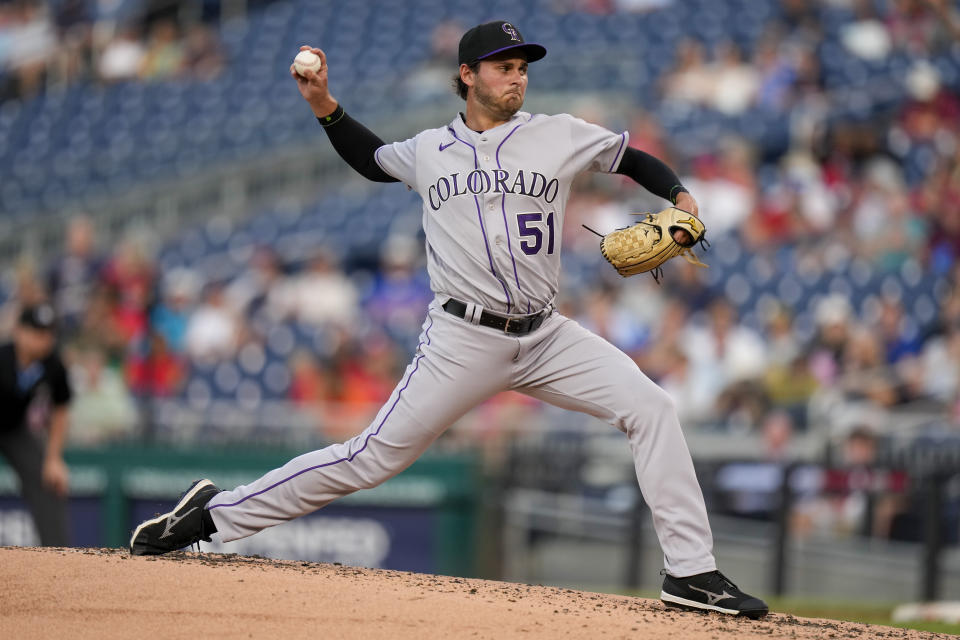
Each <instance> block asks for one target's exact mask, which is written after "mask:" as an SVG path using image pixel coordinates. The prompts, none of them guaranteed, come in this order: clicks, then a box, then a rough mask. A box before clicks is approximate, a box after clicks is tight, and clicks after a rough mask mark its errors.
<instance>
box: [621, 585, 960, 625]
mask: <svg viewBox="0 0 960 640" xmlns="http://www.w3.org/2000/svg"><path fill="white" fill-rule="evenodd" d="M633 595H637V596H640V597H643V598H654V599H656V598H659V597H660V592H659V591H656V592H654V591H642V592H640V593H634V594H633ZM764 600H766V602H767V604H768V605H770V611H773V612H775V613H789V614H790V615H794V616H799V617H801V618H827V619H829V620H845V621H847V622H860V623H863V624H882V625H886V626H888V627H899V628H901V629H916V630H918V631H933V632H936V633H947V634H951V635H960V624H948V623H946V622H921V621H918V622H893V621H892V620H891V619H890V614H891V613H893V609H894V607H895V606H896V605H895V604H884V603H880V604H878V603H864V602H836V601H826V600H812V599H807V598H773V597H764Z"/></svg>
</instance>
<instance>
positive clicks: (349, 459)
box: [206, 311, 433, 510]
mask: <svg viewBox="0 0 960 640" xmlns="http://www.w3.org/2000/svg"><path fill="white" fill-rule="evenodd" d="M427 317H428V318H430V324H429V325H428V326H427V328H426V330H425V331H424V332H423V337H424V338H425V339H426V344H428V345H429V344H430V329H431V328H432V327H433V316H431V315H430V311H427ZM424 344H425V343H424V342H420V344H418V345H417V351H419V350H420V347H422V346H423V345H424ZM424 355H425V354H423V353H421V354H420V355H418V356H417V358H416V360H415V361H414V365H413V370H412V371H410V375H409V376H407V381H406V382H405V383H404V384H403V387H402V388H401V389H400V391H398V392H397V399H396V400H394V401H393V404H392V405H390V409H389V410H388V411H387V415H385V416H383V420H381V421H380V424H378V425H377V430H376V431H374V432H373V433H371V434H370V435H368V436H367V437H366V439H365V440H364V441H363V446H362V447H360V448H359V449H357V450H356V452H354V453H352V454H351V455H349V456H347V457H346V458H340V459H339V460H334V461H333V462H324V463H323V464H318V465H314V466H312V467H309V468H307V469H301V470H300V471H298V472H296V473H295V474H293V475H291V476H289V477H286V478H284V479H283V480H281V481H279V482H275V483H274V484H272V485H270V486H269V487H267V488H266V489H261V490H260V491H257V492H256V493H251V494H250V495H248V496H244V497H243V498H240V499H239V500H237V501H236V502H230V503H228V504H214V505H207V507H206V509H207V510H211V509H219V508H221V507H235V506H237V505H238V504H241V503H243V502H246V501H247V500H249V499H250V498H255V497H257V496H259V495H262V494H264V493H266V492H267V491H270V490H271V489H275V488H277V487H279V486H280V485H282V484H284V483H287V482H290V481H291V480H293V479H294V478H296V477H297V476H300V475H303V474H304V473H307V472H308V471H315V470H316V469H322V468H324V467H332V466H333V465H335V464H340V463H341V462H353V459H354V458H356V457H357V456H358V455H360V453H361V452H363V451H364V450H365V449H366V448H367V445H368V444H370V440H371V438H373V437H374V436H376V435H379V434H380V430H381V429H382V428H383V425H385V424H386V423H387V418H389V417H390V414H391V413H393V410H394V408H396V406H397V403H398V402H400V396H401V395H402V394H403V392H404V391H405V390H406V388H407V387H408V386H409V385H410V380H411V379H412V378H413V374H415V373H416V372H417V369H419V368H420V360H422V359H423V356H424Z"/></svg>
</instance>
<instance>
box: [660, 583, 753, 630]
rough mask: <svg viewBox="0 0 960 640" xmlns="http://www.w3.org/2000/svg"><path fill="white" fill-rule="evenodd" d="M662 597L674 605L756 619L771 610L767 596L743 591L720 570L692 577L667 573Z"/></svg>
mask: <svg viewBox="0 0 960 640" xmlns="http://www.w3.org/2000/svg"><path fill="white" fill-rule="evenodd" d="M660 599H661V600H662V601H663V603H664V604H666V605H669V606H671V607H680V608H683V609H700V610H704V611H718V612H720V613H725V614H727V615H731V616H745V617H747V618H754V619H756V618H762V617H763V616H765V615H767V612H768V611H769V609H768V608H767V604H766V603H765V602H764V601H763V600H760V599H759V598H754V597H753V596H751V595H747V594H746V593H744V592H743V591H740V589H738V588H737V585H735V584H733V583H732V582H730V580H729V579H728V578H727V577H726V576H725V575H723V574H722V573H720V572H719V571H708V572H707V573H698V574H697V575H695V576H690V577H688V578H674V577H673V576H671V575H670V574H665V575H664V578H663V590H662V591H660Z"/></svg>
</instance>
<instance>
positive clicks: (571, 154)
mask: <svg viewBox="0 0 960 640" xmlns="http://www.w3.org/2000/svg"><path fill="white" fill-rule="evenodd" d="M301 51H310V52H312V53H313V54H315V55H316V56H318V57H319V59H320V60H319V62H318V63H317V66H318V67H319V68H318V69H317V70H316V71H313V70H311V69H303V68H302V67H301V69H303V73H302V75H301V74H300V73H297V71H296V70H295V69H294V67H293V66H291V69H290V73H291V75H292V76H293V78H294V79H295V80H296V82H297V86H298V87H299V90H300V93H301V94H302V95H303V97H304V99H305V100H306V101H307V103H308V104H309V105H310V108H311V109H312V110H313V113H314V114H315V115H316V116H317V119H318V120H319V122H320V124H321V126H322V127H323V129H324V130H325V131H326V133H327V136H328V137H329V138H330V142H331V143H332V144H333V147H334V149H336V151H337V153H339V154H340V156H341V157H342V158H343V159H344V161H345V162H347V164H349V165H350V166H351V167H353V168H354V169H355V170H356V171H357V172H359V173H360V174H362V175H363V176H365V177H366V178H368V179H370V180H374V181H377V182H401V183H403V184H405V185H407V186H408V187H410V188H412V189H414V190H416V192H417V193H419V194H420V196H421V198H422V199H423V228H424V231H425V233H426V251H427V260H428V263H427V264H428V271H429V275H430V281H431V286H432V289H433V291H434V293H435V298H434V300H433V301H432V302H431V304H430V305H429V307H428V309H427V310H426V318H425V320H424V322H423V331H422V333H421V335H420V344H419V345H418V347H417V349H416V352H415V354H414V356H413V359H412V361H411V362H410V365H409V366H408V367H407V369H406V372H405V373H404V375H403V377H402V379H401V380H400V382H399V383H398V384H397V387H396V389H394V391H393V394H392V395H391V397H390V399H389V400H388V401H387V403H386V404H385V405H384V406H383V408H382V409H381V410H380V412H379V414H378V415H377V416H376V418H375V419H374V420H373V422H372V423H371V424H370V426H369V427H367V428H366V429H365V430H364V431H363V432H362V433H360V434H359V435H357V436H355V437H354V438H351V439H350V440H348V441H347V442H344V443H342V444H335V445H332V446H329V447H327V448H325V449H321V450H318V451H312V452H310V453H306V454H304V455H302V456H300V457H298V458H295V459H293V460H291V461H290V462H288V463H287V464H286V465H284V466H283V467H281V468H279V469H275V470H273V471H271V472H269V473H267V474H266V475H264V476H263V477H261V478H260V479H258V480H255V481H254V482H252V483H250V484H248V485H245V486H241V487H237V488H236V489H233V490H231V491H220V490H219V489H218V488H217V487H215V486H214V485H213V483H212V482H210V481H209V480H201V481H198V482H196V483H194V485H193V486H191V487H190V489H188V490H187V492H186V493H185V494H184V495H183V497H182V498H181V499H180V501H179V503H178V504H177V505H176V507H175V508H174V509H173V510H172V511H170V512H169V513H167V514H164V515H162V516H158V517H156V518H153V519H151V520H147V521H146V522H144V523H142V524H141V525H140V526H139V527H137V529H136V530H135V531H134V533H133V537H132V538H131V540H130V552H131V553H133V554H135V555H139V554H161V553H166V552H169V551H173V550H176V549H181V548H183V547H186V546H188V545H190V544H193V543H195V542H197V541H198V540H209V539H210V536H211V535H214V534H216V535H217V536H219V538H220V539H221V540H223V541H230V540H237V539H239V538H243V537H246V536H249V535H252V534H254V533H256V532H258V531H260V530H262V529H265V528H267V527H271V526H274V525H277V524H280V523H283V522H286V521H288V520H291V519H293V518H296V517H298V516H302V515H304V514H308V513H311V512H313V511H315V510H317V509H320V508H321V507H323V506H325V505H327V504H328V503H330V502H331V501H333V500H335V499H337V498H339V497H341V496H344V495H347V494H349V493H351V492H354V491H357V490H358V489H366V488H370V487H374V486H376V485H378V484H380V483H382V482H384V481H385V480H387V479H389V478H391V477H393V476H394V475H396V474H397V473H399V472H401V471H403V470H404V469H406V468H407V467H408V466H409V465H410V464H411V463H412V462H413V461H414V460H415V459H416V458H417V457H418V456H419V455H420V454H421V453H423V451H424V450H426V449H427V447H429V446H430V444H431V443H432V442H433V441H434V440H435V439H436V438H437V436H439V435H440V434H441V433H443V431H444V430H445V429H446V428H447V427H449V426H450V425H451V424H452V423H453V422H455V421H456V420H457V419H458V418H460V417H461V416H462V415H464V414H465V413H466V412H467V411H469V410H470V409H471V408H473V407H475V406H476V405H478V404H479V403H481V402H483V401H484V400H486V399H487V398H489V397H491V396H493V395H494V394H496V393H499V392H501V391H506V390H514V391H519V392H521V393H525V394H528V395H530V396H533V397H535V398H539V399H540V400H543V401H544V402H548V403H551V404H554V405H557V406H560V407H564V408H567V409H571V410H574V411H580V412H583V413H586V414H589V415H591V416H595V417H597V418H601V419H603V420H605V421H607V422H608V423H610V424H611V425H613V426H614V427H616V428H617V429H619V430H621V431H622V432H624V433H625V434H626V436H627V441H628V442H629V446H630V448H631V451H632V453H633V458H634V461H635V466H636V472H637V479H638V481H639V484H640V489H641V491H642V493H643V497H644V500H645V501H646V503H647V504H648V505H649V507H650V510H651V512H652V514H653V521H654V526H655V528H656V532H657V537H658V538H659V541H660V545H661V547H662V549H663V553H664V572H663V573H664V575H665V577H664V582H663V589H662V592H661V599H662V600H663V601H664V602H666V603H667V604H670V605H674V606H680V607H691V608H696V609H707V610H712V611H718V612H721V613H726V614H731V615H741V616H747V617H752V618H759V617H761V616H763V615H765V614H766V613H767V605H766V604H764V603H763V602H762V601H761V600H759V599H757V598H754V597H752V596H749V595H747V594H745V593H744V592H742V591H741V590H740V589H738V588H737V587H736V585H734V584H733V583H732V582H731V581H730V580H729V579H727V578H726V577H725V576H724V575H723V574H721V573H720V572H719V571H717V566H716V561H715V560H714V557H713V553H712V547H713V538H712V534H711V531H710V524H709V522H708V520H707V512H706V508H705V506H704V501H703V495H702V493H701V490H700V486H699V484H698V482H697V478H696V475H695V474H694V468H693V463H692V461H691V459H690V453H689V451H688V450H687V445H686V442H685V441H684V437H683V433H682V431H681V429H680V424H679V422H678V419H677V412H676V409H675V407H674V403H673V401H672V400H671V398H670V397H669V396H668V395H667V394H666V392H664V391H663V390H662V389H660V388H659V387H658V386H657V385H656V384H654V383H653V382H652V381H651V380H650V379H649V378H647V376H646V375H644V374H643V372H642V371H640V369H639V368H638V367H637V365H636V364H635V363H634V362H633V360H631V359H630V358H629V357H628V356H627V355H625V354H624V353H622V352H621V351H619V350H618V349H617V348H616V347H614V346H613V345H611V344H610V343H609V342H607V341H605V340H603V339H602V338H600V337H598V336H596V335H594V334H592V333H590V332H589V331H587V330H586V329H584V328H583V327H581V326H580V325H578V324H577V323H576V322H574V321H572V320H570V319H569V318H566V317H564V316H563V315H561V314H560V313H558V312H557V310H556V308H555V306H554V299H555V297H556V295H557V288H558V280H559V271H560V249H561V246H560V239H561V229H562V228H563V223H564V215H565V207H566V203H567V198H568V197H569V195H570V185H571V183H572V182H573V180H574V178H575V177H576V176H577V175H578V174H580V173H582V172H584V171H600V172H604V173H620V174H623V175H626V176H630V177H631V178H632V179H633V180H635V181H636V182H637V183H639V184H640V185H641V186H643V187H644V188H646V189H648V190H649V191H650V192H652V193H654V194H656V195H658V196H661V197H663V198H664V199H666V200H669V201H670V202H671V203H672V204H673V207H671V208H669V209H667V210H665V211H664V212H661V214H649V215H647V216H645V217H644V219H643V220H642V221H641V222H639V223H638V224H637V225H635V227H633V228H631V229H628V230H625V231H628V232H629V233H628V234H624V233H621V234H620V235H618V236H614V235H613V234H609V235H608V236H607V237H605V238H604V241H603V243H602V244H603V253H604V255H605V256H606V257H607V259H608V260H610V261H611V263H612V264H614V266H615V267H617V269H618V271H620V273H622V274H624V275H630V274H632V273H638V272H644V271H654V272H655V273H656V271H657V269H658V268H659V265H660V264H662V262H663V261H665V260H667V259H669V258H671V257H673V256H676V255H680V254H684V255H685V256H687V257H688V258H689V257H690V255H689V254H690V247H691V246H692V245H693V244H694V243H695V242H697V241H698V240H701V239H702V238H703V234H704V227H703V224H702V223H701V222H700V221H699V219H698V218H697V212H698V210H697V203H696V201H695V200H694V199H693V197H692V196H691V195H690V194H689V193H688V192H687V191H686V189H684V188H683V186H682V185H681V184H680V181H679V180H678V179H677V176H676V174H675V173H674V172H673V171H672V170H671V169H670V168H669V167H667V166H666V165H665V164H664V163H662V162H661V161H660V160H658V159H656V158H654V157H652V156H650V155H648V154H646V153H644V152H642V151H638V150H636V149H632V148H630V147H629V146H628V145H627V142H628V139H627V133H625V132H624V133H619V134H618V133H612V132H610V131H608V130H607V129H605V128H603V127H600V126H597V125H594V124H590V123H588V122H584V121H583V120H580V119H577V118H574V117H572V116H570V115H567V114H558V115H544V114H530V113H527V112H524V111H521V107H522V106H523V100H524V96H525V93H526V90H527V79H528V76H527V72H528V66H529V65H530V64H531V63H533V62H536V61H537V60H540V59H541V58H543V57H544V56H545V55H546V53H547V51H546V49H545V48H544V47H543V46H541V45H539V44H534V43H531V42H526V41H525V40H524V38H523V36H522V35H521V34H520V31H519V29H517V28H516V26H514V25H513V24H511V23H509V22H502V21H496V22H489V23H486V24H481V25H479V26H476V27H474V28H472V29H470V30H469V31H467V32H466V34H464V36H463V38H462V39H461V41H460V48H459V62H460V66H459V71H458V73H457V75H456V77H455V88H456V92H457V94H458V95H459V96H460V97H461V98H463V99H464V100H465V101H466V110H465V112H463V113H458V114H457V115H455V116H454V117H453V119H452V120H451V121H450V122H449V123H447V124H445V125H443V126H440V127H437V128H435V129H429V130H426V131H423V132H421V133H419V134H417V135H416V136H415V137H413V138H411V139H409V140H404V141H402V142H394V143H392V144H385V143H384V142H383V141H382V140H381V139H380V138H378V137H377V136H376V135H375V134H374V133H372V132H371V131H369V130H368V129H367V128H365V127H364V126H363V125H362V124H360V123H359V122H357V121H356V120H354V119H353V118H351V117H350V115H349V114H347V113H346V112H345V111H344V109H343V107H342V106H341V105H340V104H338V103H337V101H336V100H335V99H334V97H333V96H332V95H331V94H330V91H329V89H328V85H327V81H328V77H329V76H328V73H329V68H328V66H327V63H326V57H325V55H324V53H323V51H321V50H320V49H315V48H310V47H302V48H301ZM304 57H305V58H309V56H304ZM302 59H303V58H301V56H298V61H300V60H302Z"/></svg>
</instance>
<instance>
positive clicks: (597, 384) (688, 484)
mask: <svg viewBox="0 0 960 640" xmlns="http://www.w3.org/2000/svg"><path fill="white" fill-rule="evenodd" d="M540 332H543V334H541V335H540V336H538V335H537V334H538V333H540ZM521 349H522V351H521V358H522V362H521V363H520V364H519V366H518V370H519V371H520V374H519V375H518V379H517V382H518V384H517V385H516V387H515V388H516V390H517V391H521V392H523V393H526V394H528V395H531V396H533V397H535V398H539V399H541V400H543V401H545V402H549V403H550V404H554V405H557V406H559V407H563V408H566V409H573V410H575V411H580V412H583V413H587V414H589V415H592V416H595V417H597V418H600V419H602V420H605V421H606V422H608V423H610V424H612V425H613V426H615V427H617V428H618V429H620V430H621V431H623V432H624V433H626V434H627V438H628V439H629V442H630V449H631V451H632V453H633V460H634V465H635V467H636V472H637V479H638V481H639V483H640V490H641V492H642V493H643V498H644V500H645V501H646V503H647V505H648V506H649V507H650V511H651V512H652V514H653V523H654V527H655V529H656V532H657V538H658V539H659V540H660V546H661V548H662V549H663V553H664V563H665V568H666V570H667V572H668V573H670V574H672V575H675V576H689V575H693V574H697V573H703V572H705V571H712V570H714V569H716V561H715V560H714V557H713V553H712V549H713V535H712V534H711V531H710V523H709V521H708V520H707V510H706V506H705V505H704V502H703V493H702V492H701V490H700V484H699V483H698V482H697V476H696V473H695V472H694V469H693V461H692V460H691V459H690V452H689V450H688V449H687V443H686V441H685V440H684V437H683V432H682V430H681V429H680V422H679V420H678V419H677V412H676V408H675V406H674V403H673V400H672V399H671V398H670V396H669V395H668V394H667V393H666V392H665V391H664V390H663V389H661V388H660V387H658V386H657V385H656V384H654V382H653V381H651V380H650V379H649V378H648V377H647V376H646V375H644V374H643V372H642V371H640V369H639V368H638V367H637V365H636V364H635V363H634V362H633V360H631V359H630V358H629V357H628V356H627V355H626V354H624V353H623V352H622V351H620V350H619V349H617V348H616V347H614V346H613V345H612V344H610V343H609V342H607V341H606V340H604V339H602V338H600V337H599V336H596V335H594V334H592V333H590V332H589V331H587V330H586V329H584V328H583V327H581V326H580V325H579V324H577V323H576V322H573V321H572V320H569V319H567V318H565V317H563V316H561V315H559V314H555V315H554V316H553V317H551V318H550V319H549V320H548V321H547V322H546V323H544V326H543V327H541V329H540V330H539V331H536V332H534V333H533V334H532V335H531V336H528V337H526V338H525V339H524V341H523V345H522V347H521Z"/></svg>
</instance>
